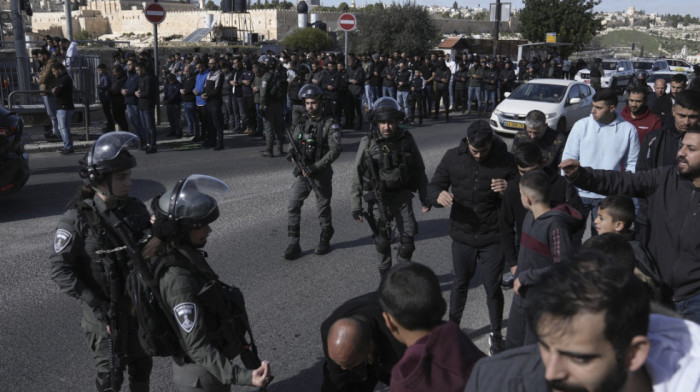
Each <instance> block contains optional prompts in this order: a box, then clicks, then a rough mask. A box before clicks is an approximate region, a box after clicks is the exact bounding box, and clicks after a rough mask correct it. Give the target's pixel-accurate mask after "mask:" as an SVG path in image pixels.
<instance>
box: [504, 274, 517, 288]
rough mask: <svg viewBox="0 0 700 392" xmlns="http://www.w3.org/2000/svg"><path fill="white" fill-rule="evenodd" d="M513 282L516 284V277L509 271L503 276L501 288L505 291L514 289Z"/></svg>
mask: <svg viewBox="0 0 700 392" xmlns="http://www.w3.org/2000/svg"><path fill="white" fill-rule="evenodd" d="M513 282H515V277H514V276H513V274H511V273H510V271H508V272H506V273H505V274H503V280H502V281H501V287H503V288H504V289H512V288H513Z"/></svg>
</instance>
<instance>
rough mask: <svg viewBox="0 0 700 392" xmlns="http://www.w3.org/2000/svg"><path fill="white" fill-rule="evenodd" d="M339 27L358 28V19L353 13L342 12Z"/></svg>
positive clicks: (346, 28) (343, 28)
mask: <svg viewBox="0 0 700 392" xmlns="http://www.w3.org/2000/svg"><path fill="white" fill-rule="evenodd" d="M338 28H340V29H341V30H344V31H352V30H355V29H356V28H357V19H356V18H355V15H353V14H347V13H346V14H342V15H340V18H338Z"/></svg>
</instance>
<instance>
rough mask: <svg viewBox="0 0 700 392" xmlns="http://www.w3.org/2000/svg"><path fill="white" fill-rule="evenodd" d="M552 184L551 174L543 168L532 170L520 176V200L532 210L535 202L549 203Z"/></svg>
mask: <svg viewBox="0 0 700 392" xmlns="http://www.w3.org/2000/svg"><path fill="white" fill-rule="evenodd" d="M551 188H552V185H551V184H550V182H549V176H547V173H545V172H544V171H543V170H539V169H537V170H530V171H528V172H527V173H525V174H523V176H522V177H520V201H521V202H522V203H523V207H525V208H526V209H528V210H530V209H532V206H534V205H535V204H547V205H549V193H550V191H551Z"/></svg>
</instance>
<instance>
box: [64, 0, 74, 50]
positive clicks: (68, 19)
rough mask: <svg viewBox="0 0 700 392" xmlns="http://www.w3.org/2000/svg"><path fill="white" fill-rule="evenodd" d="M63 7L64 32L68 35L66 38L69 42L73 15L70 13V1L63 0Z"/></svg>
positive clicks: (71, 36) (71, 35) (71, 38)
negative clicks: (64, 16) (64, 17)
mask: <svg viewBox="0 0 700 392" xmlns="http://www.w3.org/2000/svg"><path fill="white" fill-rule="evenodd" d="M63 8H64V9H65V12H66V34H67V36H68V39H69V40H70V41H71V42H73V17H72V16H71V15H70V12H71V1H70V0H64V1H63Z"/></svg>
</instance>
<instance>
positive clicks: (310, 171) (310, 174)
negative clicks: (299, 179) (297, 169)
mask: <svg viewBox="0 0 700 392" xmlns="http://www.w3.org/2000/svg"><path fill="white" fill-rule="evenodd" d="M304 172H306V175H307V176H308V177H313V176H314V175H315V174H316V173H318V169H317V168H316V166H314V165H308V166H306V169H304Z"/></svg>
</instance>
